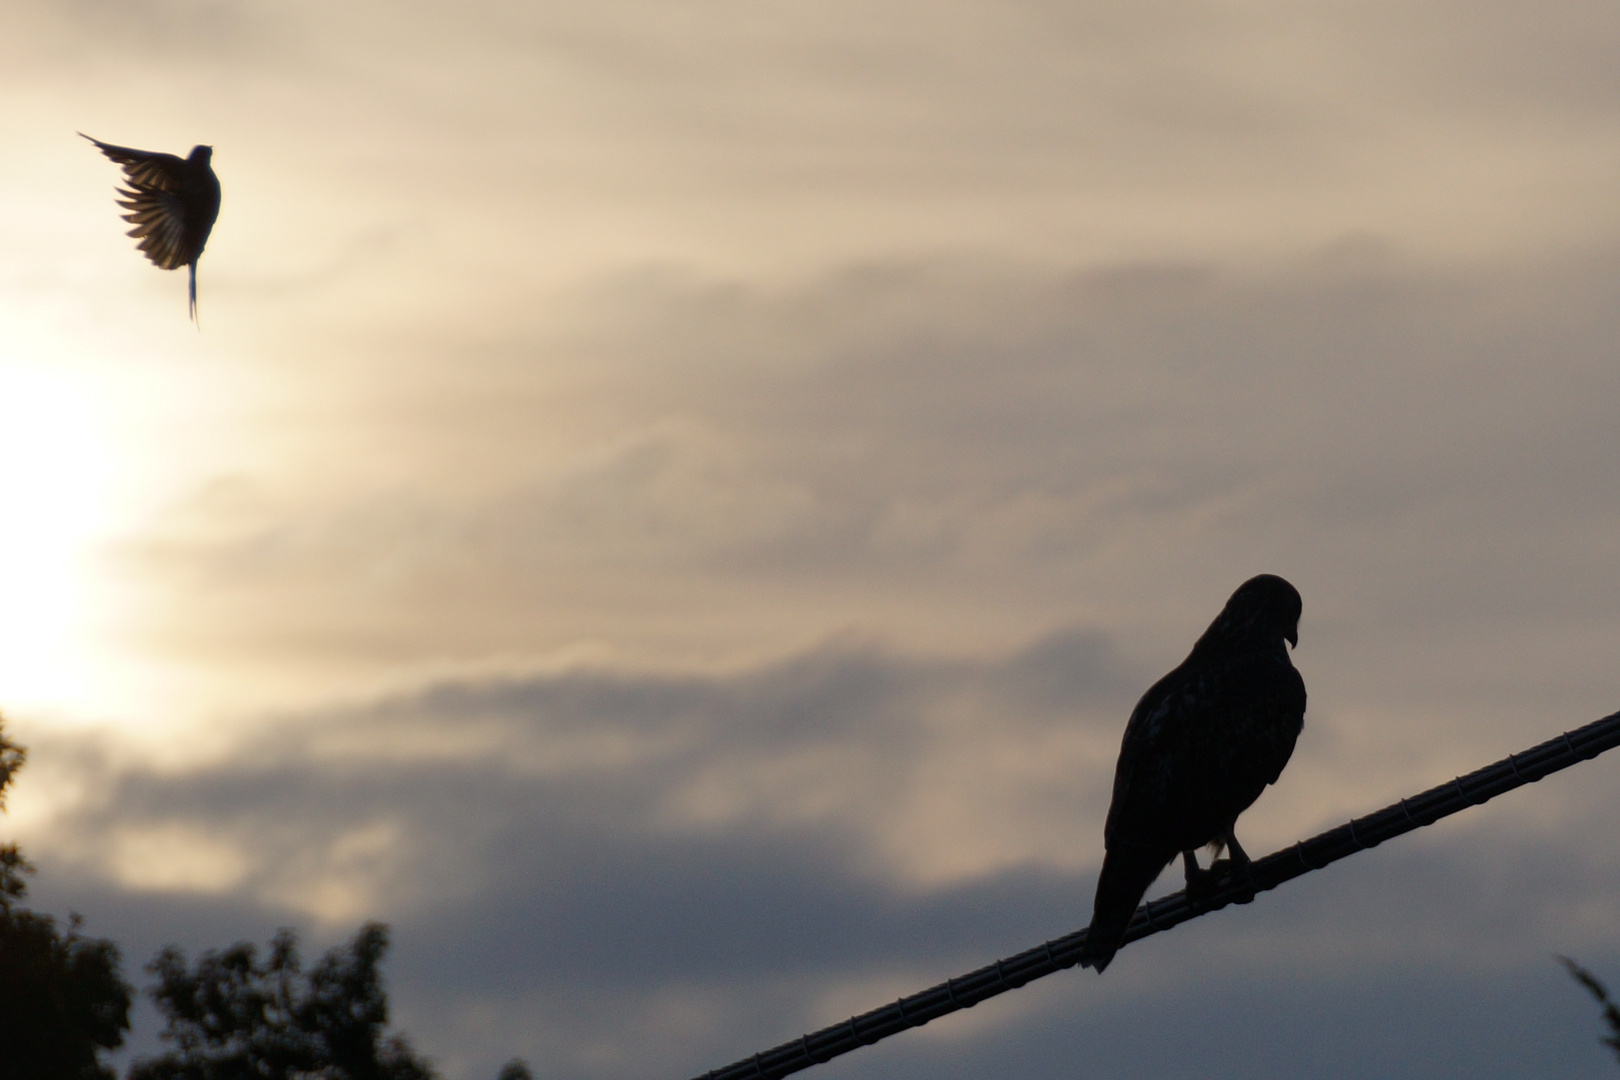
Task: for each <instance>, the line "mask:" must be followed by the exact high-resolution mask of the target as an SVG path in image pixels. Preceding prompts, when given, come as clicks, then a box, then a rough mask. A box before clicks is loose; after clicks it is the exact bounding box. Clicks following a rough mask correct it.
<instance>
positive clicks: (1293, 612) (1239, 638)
mask: <svg viewBox="0 0 1620 1080" xmlns="http://www.w3.org/2000/svg"><path fill="white" fill-rule="evenodd" d="M1303 608H1304V603H1303V602H1302V601H1301V600H1300V598H1299V590H1298V589H1296V588H1294V587H1293V586H1292V585H1290V584H1288V582H1287V581H1285V580H1284V579H1282V578H1280V577H1278V576H1277V575H1276V574H1261V575H1259V576H1258V577H1252V578H1250V579H1249V580H1248V581H1245V582H1244V583H1243V584H1242V585H1239V586H1238V589H1237V592H1235V593H1233V594H1232V598H1231V599H1230V600H1228V601H1227V602H1226V607H1224V608H1222V609H1221V613H1220V614H1219V615H1217V616H1216V617H1215V621H1214V622H1212V623H1210V624H1209V629H1208V630H1205V631H1204V636H1203V637H1201V638H1199V639H1198V645H1197V646H1195V647H1194V650H1195V651H1196V650H1197V648H1199V647H1205V646H1209V647H1215V648H1221V649H1230V648H1235V647H1238V646H1243V645H1266V644H1270V643H1271V642H1274V641H1277V640H1278V639H1279V638H1280V639H1282V640H1284V641H1287V642H1288V643H1289V644H1290V645H1298V644H1299V615H1300V612H1301V611H1302V610H1303Z"/></svg>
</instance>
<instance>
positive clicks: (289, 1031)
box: [130, 923, 435, 1080]
mask: <svg viewBox="0 0 1620 1080" xmlns="http://www.w3.org/2000/svg"><path fill="white" fill-rule="evenodd" d="M387 951H388V928H387V927H386V926H383V925H382V924H381V923H367V924H365V925H364V926H362V927H361V928H360V930H359V932H358V933H356V934H355V936H354V938H353V940H351V941H350V942H349V943H348V944H347V945H343V946H338V947H336V948H333V949H331V950H330V951H328V952H327V953H326V954H325V955H324V956H322V957H321V959H320V960H319V961H318V962H317V963H316V964H315V966H314V967H313V968H311V969H310V970H309V972H308V973H307V974H306V973H305V972H304V971H303V968H302V964H301V962H300V960H299V957H298V939H297V935H295V934H294V933H293V931H291V930H286V929H283V930H280V931H278V932H277V933H276V935H275V937H274V938H273V939H272V940H271V942H270V949H269V952H268V954H267V955H266V956H265V957H264V959H263V961H262V962H261V960H260V959H259V953H258V949H257V948H256V947H255V946H253V945H251V944H249V943H247V942H241V943H238V944H236V945H233V946H231V947H230V948H228V949H225V950H222V951H214V950H211V951H209V952H205V953H203V955H202V956H201V957H200V958H198V960H197V965H196V967H195V968H193V967H191V966H189V965H188V964H187V963H186V957H185V954H184V953H182V952H181V951H180V950H179V949H178V948H175V947H173V946H170V947H169V948H167V949H164V950H163V951H162V952H161V953H159V954H158V956H157V958H156V959H155V960H153V961H152V963H151V964H150V965H148V968H147V970H149V971H151V972H152V973H153V974H154V975H156V976H157V978H158V983H157V985H156V986H155V987H153V988H152V990H151V993H152V996H153V997H154V998H155V999H156V1000H157V1004H158V1008H159V1009H161V1010H162V1011H163V1013H164V1015H165V1017H166V1018H167V1020H168V1025H167V1027H166V1029H165V1030H164V1032H163V1035H162V1038H163V1040H164V1042H166V1043H168V1044H169V1046H170V1049H169V1051H168V1052H167V1053H165V1054H163V1055H162V1056H160V1057H156V1058H148V1059H145V1060H142V1061H138V1062H136V1063H135V1066H134V1068H133V1069H132V1070H131V1071H130V1080H238V1078H243V1080H245V1078H249V1077H251V1078H254V1080H259V1078H263V1080H298V1078H302V1077H305V1076H320V1077H322V1078H323V1080H435V1074H434V1073H433V1070H432V1069H431V1068H430V1067H429V1065H428V1063H427V1062H426V1061H424V1060H423V1059H421V1058H420V1057H418V1056H417V1055H416V1053H415V1051H413V1050H412V1049H411V1047H410V1044H409V1043H408V1042H407V1041H406V1040H405V1038H404V1037H403V1036H401V1035H392V1036H389V1035H386V1034H385V1029H386V1028H387V1025H388V996H387V994H386V993H385V992H384V990H383V988H382V977H381V964H382V958H383V955H384V953H386V952H387Z"/></svg>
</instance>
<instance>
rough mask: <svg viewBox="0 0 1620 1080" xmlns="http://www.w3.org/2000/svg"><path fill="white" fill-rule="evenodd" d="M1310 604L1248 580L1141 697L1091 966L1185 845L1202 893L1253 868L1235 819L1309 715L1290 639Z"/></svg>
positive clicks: (1091, 941)
mask: <svg viewBox="0 0 1620 1080" xmlns="http://www.w3.org/2000/svg"><path fill="white" fill-rule="evenodd" d="M1301 607H1302V604H1301V601H1300V597H1299V592H1298V590H1296V589H1295V588H1294V587H1293V586H1292V585H1290V584H1289V583H1288V582H1286V581H1284V580H1283V579H1282V578H1280V577H1276V576H1275V575H1272V574H1261V575H1260V576H1259V577H1255V578H1251V579H1249V580H1248V581H1245V582H1244V583H1243V584H1242V585H1240V586H1239V587H1238V590H1237V591H1236V592H1234V593H1233V594H1232V597H1231V599H1230V600H1228V601H1227V602H1226V607H1225V608H1223V609H1222V611H1221V613H1220V615H1218V616H1216V618H1215V621H1214V622H1213V623H1211V624H1210V626H1209V629H1208V630H1206V631H1204V635H1203V636H1202V637H1200V638H1199V639H1198V643H1197V644H1196V645H1194V646H1193V650H1192V653H1191V655H1189V656H1188V657H1187V659H1186V660H1184V661H1183V662H1182V663H1181V666H1179V667H1177V668H1176V669H1175V670H1174V671H1172V672H1170V674H1168V675H1166V676H1165V677H1164V678H1162V679H1160V680H1159V681H1158V682H1156V683H1154V684H1153V685H1152V687H1150V688H1149V689H1148V692H1147V693H1146V694H1143V695H1142V700H1141V701H1140V702H1138V703H1137V706H1136V709H1135V710H1134V711H1133V712H1132V713H1131V719H1130V722H1129V723H1127V724H1126V725H1125V739H1124V742H1123V744H1122V745H1121V746H1120V751H1119V764H1118V766H1117V767H1116V768H1115V771H1114V799H1113V802H1112V804H1111V805H1110V806H1109V807H1108V821H1107V824H1106V825H1105V826H1104V827H1103V841H1104V846H1105V847H1106V849H1107V853H1106V855H1105V856H1104V858H1103V866H1102V872H1101V873H1100V874H1099V875H1098V876H1097V897H1096V901H1095V904H1094V906H1093V909H1092V917H1091V927H1090V929H1089V930H1088V931H1087V933H1086V955H1085V956H1084V957H1082V959H1081V963H1082V964H1083V965H1085V966H1087V967H1094V968H1096V969H1097V971H1098V972H1101V971H1102V970H1103V969H1104V968H1106V967H1107V966H1108V964H1109V961H1111V960H1112V959H1113V958H1114V953H1115V952H1117V951H1118V950H1119V947H1120V946H1121V945H1122V944H1124V939H1125V930H1126V928H1127V927H1128V926H1129V925H1130V921H1131V916H1132V914H1134V913H1135V911H1136V906H1137V904H1139V903H1141V901H1142V896H1143V895H1144V894H1145V893H1146V892H1147V890H1148V886H1150V885H1152V884H1153V881H1154V879H1155V878H1157V877H1158V876H1159V874H1160V872H1161V871H1163V870H1164V868H1165V867H1166V866H1168V865H1169V864H1170V861H1171V860H1172V859H1174V858H1175V857H1176V855H1177V854H1178V853H1179V854H1180V855H1181V858H1182V862H1183V864H1184V866H1185V869H1186V875H1187V894H1188V897H1189V898H1190V899H1193V900H1194V902H1196V901H1197V898H1198V897H1199V895H1200V894H1203V893H1207V892H1208V890H1209V889H1210V888H1211V887H1212V886H1213V885H1214V884H1215V882H1216V880H1217V879H1219V878H1220V877H1222V876H1223V875H1224V874H1225V873H1228V872H1231V871H1233V870H1246V869H1247V867H1248V865H1249V857H1248V855H1247V854H1245V853H1244V851H1243V848H1241V847H1240V846H1238V842H1237V835H1236V834H1235V833H1234V832H1233V827H1234V826H1235V825H1236V823H1237V819H1238V815H1239V814H1241V813H1243V811H1245V810H1247V809H1248V808H1249V807H1250V806H1252V805H1253V804H1254V801H1255V800H1256V799H1258V798H1259V797H1260V793H1261V792H1262V791H1264V790H1265V788H1266V785H1267V784H1272V783H1275V782H1276V780H1277V777H1278V776H1280V775H1281V774H1282V770H1283V766H1284V765H1286V764H1288V758H1289V757H1290V756H1291V755H1292V754H1293V752H1294V741H1295V740H1296V739H1298V738H1299V733H1300V731H1301V729H1302V728H1303V727H1304V723H1305V680H1304V679H1302V678H1300V675H1299V672H1298V671H1295V670H1294V665H1293V664H1292V663H1291V662H1290V661H1289V658H1288V649H1287V648H1286V647H1285V646H1284V644H1283V642H1285V641H1286V642H1289V643H1290V644H1294V645H1297V644H1299V616H1300V611H1301ZM1205 845H1209V846H1210V847H1211V848H1212V849H1213V854H1214V855H1216V856H1218V855H1219V854H1220V852H1221V849H1222V848H1225V849H1226V850H1227V851H1229V852H1230V853H1231V857H1230V859H1229V860H1222V861H1221V862H1212V863H1211V864H1210V867H1209V869H1207V870H1206V869H1200V868H1199V866H1198V859H1197V856H1196V855H1195V854H1194V853H1195V852H1196V851H1197V850H1198V849H1199V848H1201V847H1204V846H1205Z"/></svg>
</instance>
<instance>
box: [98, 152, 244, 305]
mask: <svg viewBox="0 0 1620 1080" xmlns="http://www.w3.org/2000/svg"><path fill="white" fill-rule="evenodd" d="M79 134H80V135H83V136H84V137H85V138H86V139H90V136H88V135H85V134H84V132H82V131H81V132H79ZM90 141H91V142H93V143H95V144H96V149H98V150H100V151H101V152H102V153H103V154H106V155H107V156H108V157H109V158H111V159H112V160H113V161H115V162H117V163H118V164H119V165H121V166H123V168H124V179H125V181H126V182H127V183H128V184H129V187H127V188H119V189H118V194H119V195H122V196H123V198H121V199H119V200H118V205H119V206H122V207H123V208H124V209H126V210H129V211H131V212H130V213H128V214H125V215H124V220H125V221H128V222H132V223H133V224H134V226H135V227H134V228H133V229H131V230H129V235H130V236H133V237H136V238H137V239H138V240H140V243H139V244H138V245H137V247H139V248H140V250H141V251H144V252H145V253H146V257H147V258H148V259H151V260H152V261H153V262H154V263H156V264H157V265H158V266H160V267H162V268H163V269H165V270H178V269H180V267H182V266H187V267H190V268H191V292H190V296H191V303H190V306H189V308H188V311H189V312H190V315H191V318H192V319H193V320H195V319H196V318H197V260H198V259H199V258H201V257H202V253H203V245H205V244H207V243H208V234H209V232H210V231H211V230H212V229H213V227H214V219H215V218H217V217H219V178H218V177H216V176H215V175H214V170H213V167H212V166H211V165H210V164H209V162H210V160H211V159H212V158H213V156H214V148H213V147H212V146H194V147H192V148H191V156H189V157H186V158H178V157H175V156H174V155H173V154H159V153H154V152H153V151H151V150H132V149H130V148H129V147H127V146H112V145H110V144H108V143H104V142H102V141H101V140H100V139H90Z"/></svg>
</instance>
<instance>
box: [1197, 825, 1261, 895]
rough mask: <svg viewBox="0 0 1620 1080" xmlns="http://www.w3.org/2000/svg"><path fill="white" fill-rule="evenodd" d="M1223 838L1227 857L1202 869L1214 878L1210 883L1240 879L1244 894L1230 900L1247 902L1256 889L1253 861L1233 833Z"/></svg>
mask: <svg viewBox="0 0 1620 1080" xmlns="http://www.w3.org/2000/svg"><path fill="white" fill-rule="evenodd" d="M1223 839H1224V841H1225V845H1226V851H1227V857H1226V858H1224V859H1216V860H1215V861H1214V862H1212V863H1210V864H1209V869H1208V870H1205V871H1203V873H1205V874H1207V875H1208V876H1209V877H1210V878H1211V879H1214V880H1213V881H1212V882H1211V885H1213V884H1214V883H1215V882H1220V883H1223V884H1224V883H1225V882H1227V881H1232V880H1238V881H1241V882H1242V883H1243V884H1244V885H1245V886H1246V889H1245V891H1244V894H1243V895H1242V896H1239V897H1234V898H1233V900H1232V902H1233V903H1234V904H1247V903H1248V902H1249V901H1250V900H1253V899H1254V895H1255V893H1256V892H1257V891H1258V890H1257V889H1256V888H1255V885H1254V870H1253V866H1254V863H1253V861H1252V860H1250V858H1249V853H1248V852H1246V851H1244V850H1243V845H1241V844H1239V843H1238V842H1237V835H1236V834H1235V833H1232V832H1228V833H1227V834H1226V836H1225V837H1224V838H1223ZM1188 854H1191V853H1190V852H1189V853H1188ZM1189 893H1190V890H1189Z"/></svg>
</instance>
